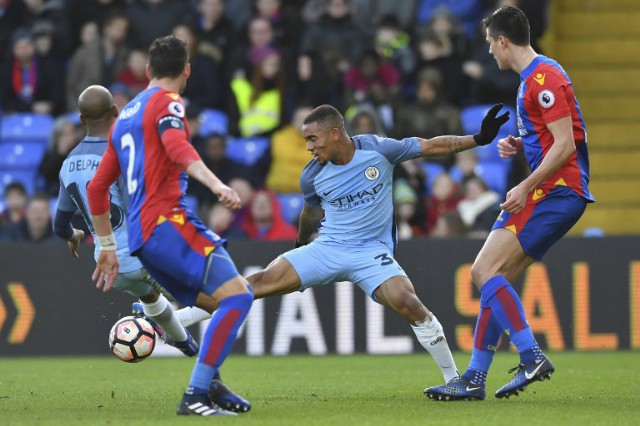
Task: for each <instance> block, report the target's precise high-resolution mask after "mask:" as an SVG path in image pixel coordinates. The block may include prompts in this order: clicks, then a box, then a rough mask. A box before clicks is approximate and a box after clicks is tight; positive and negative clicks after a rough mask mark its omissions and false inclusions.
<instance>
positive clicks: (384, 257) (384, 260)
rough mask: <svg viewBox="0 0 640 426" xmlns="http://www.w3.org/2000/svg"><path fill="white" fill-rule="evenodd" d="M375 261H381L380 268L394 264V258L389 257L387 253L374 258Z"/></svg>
mask: <svg viewBox="0 0 640 426" xmlns="http://www.w3.org/2000/svg"><path fill="white" fill-rule="evenodd" d="M374 259H380V266H387V265H391V264H393V258H391V257H389V255H388V254H387V253H382V254H379V255H377V256H376V257H374Z"/></svg>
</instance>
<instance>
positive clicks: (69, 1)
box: [65, 0, 127, 46]
mask: <svg viewBox="0 0 640 426" xmlns="http://www.w3.org/2000/svg"><path fill="white" fill-rule="evenodd" d="M65 3H66V11H65V14H66V15H67V16H68V18H69V25H70V28H71V42H72V46H78V45H79V44H86V42H85V41H84V40H83V38H84V37H83V32H84V31H85V27H86V25H87V24H88V23H90V22H92V23H93V25H97V26H96V27H95V28H96V30H98V29H99V28H100V27H102V26H103V24H104V22H105V20H106V19H107V18H108V17H109V16H110V15H112V14H113V13H116V12H119V13H122V12H123V11H124V9H125V3H127V0H66V1H65ZM96 35H98V33H97V32H96Z"/></svg>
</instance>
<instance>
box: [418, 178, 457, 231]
mask: <svg viewBox="0 0 640 426" xmlns="http://www.w3.org/2000/svg"><path fill="white" fill-rule="evenodd" d="M459 202H460V191H459V187H458V185H457V184H456V183H455V181H454V180H453V179H451V176H449V174H447V173H442V174H441V175H439V176H438V177H436V178H435V180H434V181H433V188H432V189H431V195H430V196H429V197H427V200H426V208H425V210H426V215H427V219H426V223H425V229H426V231H427V232H431V230H432V229H433V228H434V226H435V225H436V222H437V221H438V218H439V217H440V216H441V215H442V214H444V213H445V212H448V211H455V210H456V208H457V207H458V203H459Z"/></svg>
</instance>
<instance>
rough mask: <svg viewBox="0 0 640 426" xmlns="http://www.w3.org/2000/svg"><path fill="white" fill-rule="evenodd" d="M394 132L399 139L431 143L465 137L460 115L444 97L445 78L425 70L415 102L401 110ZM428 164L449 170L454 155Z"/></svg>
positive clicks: (418, 84) (419, 79)
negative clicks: (434, 139)
mask: <svg viewBox="0 0 640 426" xmlns="http://www.w3.org/2000/svg"><path fill="white" fill-rule="evenodd" d="M395 129H396V131H395V133H396V137H398V138H404V137H408V136H410V135H420V137H424V138H426V139H429V138H432V137H435V136H438V135H459V134H461V133H462V124H461V122H460V111H459V110H458V109H457V108H456V107H455V106H454V105H452V104H451V103H449V102H448V101H447V100H446V99H445V98H444V97H443V96H442V76H441V74H440V72H439V71H438V70H436V69H435V68H425V69H423V70H422V71H421V72H420V74H419V75H418V81H417V89H416V100H415V101H414V102H409V103H407V104H405V105H404V106H402V107H400V108H399V110H398V112H397V117H396V127H395ZM429 160H430V161H437V162H438V163H441V164H443V165H445V167H450V166H451V165H452V164H453V160H454V155H453V154H451V155H449V156H446V157H440V158H433V159H429Z"/></svg>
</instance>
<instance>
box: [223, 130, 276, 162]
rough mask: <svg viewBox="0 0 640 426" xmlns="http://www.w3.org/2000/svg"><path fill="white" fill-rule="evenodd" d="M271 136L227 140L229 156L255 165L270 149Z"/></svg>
mask: <svg viewBox="0 0 640 426" xmlns="http://www.w3.org/2000/svg"><path fill="white" fill-rule="evenodd" d="M269 144H270V141H269V138H263V137H252V138H238V139H229V140H227V157H229V158H231V159H232V160H235V161H237V162H238V163H241V164H245V165H247V166H252V165H254V164H255V163H256V162H257V161H258V160H259V159H260V158H261V157H262V156H263V155H264V153H265V152H266V151H267V150H268V149H269Z"/></svg>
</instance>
